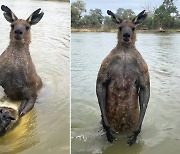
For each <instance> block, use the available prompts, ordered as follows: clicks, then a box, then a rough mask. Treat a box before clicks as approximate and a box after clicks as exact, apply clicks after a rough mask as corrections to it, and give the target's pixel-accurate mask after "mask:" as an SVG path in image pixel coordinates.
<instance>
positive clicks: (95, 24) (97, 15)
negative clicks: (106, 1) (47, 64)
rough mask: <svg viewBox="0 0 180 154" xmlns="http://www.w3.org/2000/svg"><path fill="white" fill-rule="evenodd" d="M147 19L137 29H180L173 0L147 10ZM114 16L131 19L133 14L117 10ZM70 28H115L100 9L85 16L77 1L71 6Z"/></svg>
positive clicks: (124, 10)
mask: <svg viewBox="0 0 180 154" xmlns="http://www.w3.org/2000/svg"><path fill="white" fill-rule="evenodd" d="M148 13H149V15H148V17H147V19H146V20H145V21H144V22H143V23H142V24H141V25H139V26H138V28H139V29H149V30H153V29H178V28H180V14H179V12H178V10H177V7H176V6H175V5H174V0H163V2H162V4H161V5H160V6H159V7H157V8H155V9H154V10H152V11H150V10H148ZM116 15H117V16H119V17H120V18H122V19H132V18H133V17H135V13H134V12H133V10H131V9H123V8H119V9H117V11H116ZM71 26H72V28H101V29H104V30H106V29H114V28H116V27H117V25H116V24H114V23H113V22H112V20H111V18H110V17H109V16H103V15H102V11H101V9H98V8H97V9H91V10H90V11H89V14H86V4H85V3H84V2H83V1H82V0H77V1H76V2H73V3H72V5H71Z"/></svg>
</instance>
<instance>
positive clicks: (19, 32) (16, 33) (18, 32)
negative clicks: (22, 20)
mask: <svg viewBox="0 0 180 154" xmlns="http://www.w3.org/2000/svg"><path fill="white" fill-rule="evenodd" d="M22 35H23V32H22V30H20V29H16V30H15V31H14V38H15V39H17V40H21V39H22Z"/></svg>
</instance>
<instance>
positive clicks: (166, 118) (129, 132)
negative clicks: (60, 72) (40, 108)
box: [71, 0, 180, 154]
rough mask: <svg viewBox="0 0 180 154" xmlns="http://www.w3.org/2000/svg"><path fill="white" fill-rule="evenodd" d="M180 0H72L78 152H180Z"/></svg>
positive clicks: (73, 138) (73, 115)
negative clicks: (131, 0)
mask: <svg viewBox="0 0 180 154" xmlns="http://www.w3.org/2000/svg"><path fill="white" fill-rule="evenodd" d="M179 11H180V2H179V1H174V0H172V1H168V0H157V1H153V2H152V1H148V0H145V1H142V0H140V1H139V0H138V1H137V0H136V1H133V2H130V1H118V0H115V1H107V0H99V1H91V0H72V1H71V31H72V32H71V152H72V153H73V154H76V153H82V154H86V153H87V154H88V153H103V154H119V153H123V154H132V153H133V154H151V153H164V154H169V153H178V152H179V151H180V147H179V143H180V142H179V141H180V135H179V131H180V129H179V126H180V120H179V116H180V102H179V97H178V95H179V92H180V88H179V86H180V85H179V83H180V70H179V67H180V63H179V61H180V50H179V49H180V33H179V31H180V19H179Z"/></svg>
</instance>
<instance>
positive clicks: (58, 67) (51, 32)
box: [0, 0, 70, 154]
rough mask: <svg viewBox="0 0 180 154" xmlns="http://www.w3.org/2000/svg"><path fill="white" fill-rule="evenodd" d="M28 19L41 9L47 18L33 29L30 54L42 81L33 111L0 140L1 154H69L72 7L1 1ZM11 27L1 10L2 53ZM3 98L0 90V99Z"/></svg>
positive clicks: (0, 33) (62, 3) (47, 3)
mask: <svg viewBox="0 0 180 154" xmlns="http://www.w3.org/2000/svg"><path fill="white" fill-rule="evenodd" d="M2 4H4V5H7V6H9V7H10V8H11V9H12V10H13V12H14V13H15V14H16V15H17V16H18V17H19V18H23V19H26V18H27V17H28V16H29V15H30V14H31V13H32V12H33V11H35V10H36V9H38V8H42V10H43V11H44V13H45V14H44V17H43V18H42V20H41V21H40V22H39V23H38V24H37V25H34V26H32V28H31V34H32V43H31V45H30V52H31V56H32V59H33V62H34V64H35V66H36V69H37V73H38V74H39V75H40V77H41V79H42V81H43V84H44V85H43V88H42V89H41V91H40V92H39V95H38V99H37V103H36V104H35V107H34V109H33V110H32V111H31V112H29V113H28V114H27V115H25V116H24V117H23V118H22V119H21V121H20V124H19V125H18V126H17V127H16V128H15V129H13V130H11V131H9V132H8V133H7V134H6V135H5V136H3V137H1V138H0V153H3V154H4V153H5V154H16V153H22V154H32V153H38V154H41V153H42V154H45V153H54V154H55V153H62V154H63V153H69V151H70V150H69V149H70V147H69V146H70V145H69V144H70V142H69V137H70V135H69V131H70V120H69V119H70V117H69V113H70V108H69V107H70V103H69V102H70V99H69V91H70V88H69V81H70V78H69V74H70V69H69V62H70V58H69V56H70V4H69V3H65V2H58V1H38V0H28V1H21V0H13V1H11V0H2V1H1V5H2ZM9 31H10V24H9V23H8V22H7V21H6V20H5V19H4V17H3V12H1V11H0V54H1V53H2V52H3V51H4V50H5V48H6V47H7V45H8V43H9ZM3 95H4V93H3V90H2V89H1V90H0V96H1V97H2V96H3Z"/></svg>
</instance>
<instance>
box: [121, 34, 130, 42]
mask: <svg viewBox="0 0 180 154" xmlns="http://www.w3.org/2000/svg"><path fill="white" fill-rule="evenodd" d="M130 36H131V35H130V34H129V33H124V34H123V40H124V41H126V42H128V41H129V40H130Z"/></svg>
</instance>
